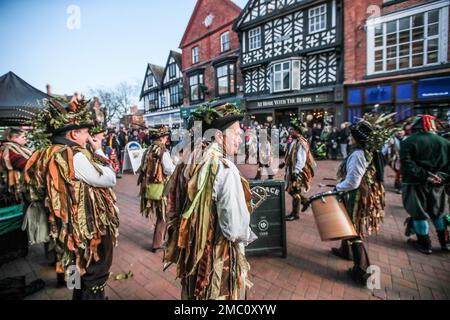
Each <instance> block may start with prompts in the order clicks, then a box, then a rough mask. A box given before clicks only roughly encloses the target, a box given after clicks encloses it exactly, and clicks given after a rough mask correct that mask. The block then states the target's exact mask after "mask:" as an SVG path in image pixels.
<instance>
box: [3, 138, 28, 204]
mask: <svg viewBox="0 0 450 320" xmlns="http://www.w3.org/2000/svg"><path fill="white" fill-rule="evenodd" d="M31 153H32V152H31V151H30V150H28V149H27V148H25V147H22V146H20V145H18V144H17V143H14V142H4V143H3V144H2V146H1V148H0V168H1V169H2V170H4V171H6V182H7V186H8V190H9V191H10V192H11V193H13V194H15V195H16V196H17V197H18V198H20V193H21V192H22V191H23V181H22V170H23V169H24V167H25V163H26V161H27V160H28V159H29V158H30V157H31Z"/></svg>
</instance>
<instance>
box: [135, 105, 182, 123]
mask: <svg viewBox="0 0 450 320" xmlns="http://www.w3.org/2000/svg"><path fill="white" fill-rule="evenodd" d="M144 119H145V125H146V126H149V127H155V126H161V125H166V126H169V127H173V126H179V125H180V124H181V123H182V121H181V117H180V109H178V108H177V109H173V110H169V111H160V112H152V113H147V114H145V115H144Z"/></svg>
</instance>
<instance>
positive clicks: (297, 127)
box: [289, 117, 303, 133]
mask: <svg viewBox="0 0 450 320" xmlns="http://www.w3.org/2000/svg"><path fill="white" fill-rule="evenodd" d="M289 123H290V126H291V127H292V128H294V129H295V130H298V131H300V133H302V132H303V124H302V123H301V122H300V120H299V119H298V118H296V117H294V118H291V120H290V122H289Z"/></svg>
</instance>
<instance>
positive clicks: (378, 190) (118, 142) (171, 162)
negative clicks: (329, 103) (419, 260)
mask: <svg viewBox="0 0 450 320" xmlns="http://www.w3.org/2000/svg"><path fill="white" fill-rule="evenodd" d="M86 105H87V104H86V101H84V100H79V99H78V98H76V97H74V98H72V99H71V100H70V101H67V102H61V101H57V100H49V101H48V103H47V106H46V108H45V109H43V110H42V111H41V112H40V113H39V114H38V115H36V118H35V119H34V121H33V128H32V130H31V132H30V137H31V140H32V141H31V142H32V143H33V144H34V145H39V148H37V149H36V150H34V151H31V150H29V149H28V148H27V147H26V143H27V140H26V139H25V135H24V132H22V131H20V130H15V129H11V130H9V131H8V133H7V135H6V141H4V142H3V143H2V147H1V149H0V154H1V157H0V160H1V168H2V172H3V173H5V175H4V177H5V180H6V181H5V183H6V188H7V190H8V192H10V193H12V194H14V196H15V197H16V199H17V201H21V202H23V204H24V208H25V216H26V219H27V221H28V235H29V237H30V239H32V241H31V242H32V243H45V244H46V248H47V253H48V254H49V256H51V257H52V261H53V263H54V266H55V273H56V277H57V279H58V283H59V284H60V285H64V284H65V283H66V281H67V272H69V270H71V268H72V267H75V268H76V270H77V272H78V274H79V276H80V280H81V285H80V286H79V287H78V288H75V289H74V291H73V299H75V300H99V299H104V298H105V292H104V289H105V286H106V281H107V280H108V277H109V270H110V267H111V265H112V258H113V250H114V247H115V245H116V244H117V238H118V236H119V217H120V215H119V210H118V207H117V204H116V201H117V200H116V196H115V194H114V191H113V187H114V186H115V185H116V179H117V177H118V176H120V173H121V171H122V170H121V168H122V164H121V162H122V161H121V160H122V159H123V151H124V148H125V146H126V144H127V143H129V142H131V141H136V142H138V143H140V144H142V145H143V146H144V148H145V152H144V154H143V157H142V162H141V166H140V169H139V178H138V185H139V187H140V194H139V196H140V203H141V206H140V212H139V213H137V214H142V215H143V216H144V217H151V218H153V219H154V220H155V221H156V222H155V229H154V234H153V245H152V251H153V252H158V251H163V252H164V255H163V261H164V268H165V269H166V268H168V267H170V266H171V265H175V266H176V272H177V277H178V278H179V279H181V285H182V290H181V291H182V292H181V297H182V298H183V299H190V300H199V299H227V300H236V299H244V298H245V296H246V289H248V287H250V286H251V282H250V281H249V270H250V265H249V263H248V261H247V259H246V257H245V247H246V246H247V245H248V244H250V243H251V242H253V241H255V240H256V238H257V237H256V235H255V234H254V233H253V231H252V229H251V228H250V213H251V212H252V211H253V205H254V204H253V203H252V191H251V190H250V187H249V183H248V181H247V180H246V179H245V178H244V177H243V176H242V174H241V173H240V171H239V169H238V167H237V166H236V164H235V163H234V161H232V159H233V158H234V156H236V155H237V154H238V152H239V149H240V148H241V147H242V145H244V146H245V151H246V156H247V157H246V158H247V159H246V160H247V161H249V160H250V159H249V158H250V157H252V156H254V155H256V162H255V164H256V165H257V168H258V170H257V172H258V173H257V176H256V177H255V179H257V180H260V179H262V177H263V170H267V174H268V178H269V179H273V178H274V172H273V170H274V168H273V161H272V160H273V154H272V149H271V143H272V142H273V137H276V138H275V139H277V140H279V141H280V151H281V152H282V153H283V154H284V161H282V163H281V164H280V165H279V167H278V169H285V181H286V191H287V192H288V193H289V194H290V195H291V196H292V212H290V214H288V215H286V217H285V219H286V221H295V220H299V219H300V213H301V211H304V210H306V209H307V208H308V206H309V205H310V199H308V197H307V195H306V194H307V192H308V190H309V189H310V187H311V185H312V183H313V181H314V176H315V170H316V167H317V163H316V160H319V159H322V158H323V159H328V158H331V159H334V160H335V159H337V158H338V156H339V154H340V156H341V158H342V163H341V165H340V166H339V169H338V172H337V179H336V184H335V185H333V188H334V189H333V194H335V195H336V196H337V197H341V198H342V199H343V201H344V204H345V208H346V210H347V211H346V212H347V214H348V219H349V221H350V223H351V224H352V225H353V228H354V230H355V233H354V234H353V235H352V236H351V237H346V238H343V239H342V241H341V246H340V247H339V248H333V249H332V253H333V254H335V255H337V256H339V257H341V258H343V259H347V260H352V261H353V263H354V266H353V267H352V268H351V269H350V270H349V275H350V276H351V278H352V279H353V280H354V281H355V282H356V283H358V284H361V285H365V284H366V281H367V279H368V277H369V274H368V268H369V266H370V262H369V253H368V251H367V248H366V247H365V245H364V241H365V238H366V237H367V236H368V235H370V234H371V233H374V232H379V231H380V230H381V225H382V221H383V216H384V209H385V205H386V203H385V189H384V167H385V165H386V163H388V164H389V165H391V166H392V167H393V169H394V170H395V171H396V181H395V187H396V188H397V190H399V191H401V193H402V199H403V205H404V207H405V210H406V211H407V213H408V214H409V215H410V218H409V219H408V220H407V222H406V225H407V228H406V232H405V233H406V235H407V236H408V237H409V236H411V235H414V234H415V235H416V236H417V239H415V240H409V243H411V245H412V246H413V247H414V248H416V249H417V250H418V251H420V252H421V253H424V254H430V253H432V248H431V240H430V237H429V225H428V220H431V221H432V223H433V225H434V226H435V229H436V231H437V234H438V238H439V242H440V246H441V249H442V251H444V252H450V245H449V232H448V226H449V225H450V216H449V215H448V214H447V213H446V211H445V210H446V198H447V201H450V187H449V185H450V141H449V140H448V131H449V129H448V127H449V126H450V122H449V123H447V124H446V126H445V125H443V126H441V127H440V128H438V127H437V126H436V121H435V120H436V119H434V117H432V116H426V115H420V116H417V117H414V118H411V119H409V120H408V121H405V122H404V123H398V122H397V123H396V122H394V121H393V120H392V115H390V116H385V115H374V114H367V115H366V116H365V117H364V118H363V119H361V121H359V122H358V123H356V124H353V125H349V124H343V125H342V126H341V128H340V130H338V129H337V128H331V127H329V126H326V127H324V128H322V126H321V124H313V125H312V126H309V125H307V124H306V123H302V122H300V121H299V120H298V119H295V118H292V119H291V121H290V124H289V128H287V127H284V126H280V127H277V126H270V125H267V124H265V125H259V124H257V123H254V124H253V125H252V126H245V125H241V124H240V123H241V121H242V120H243V118H244V114H243V113H242V111H241V110H240V109H239V108H237V107H236V106H235V105H234V104H225V105H221V106H217V107H211V106H209V105H208V104H206V105H204V106H202V107H200V108H198V109H197V110H196V111H194V112H193V113H192V114H191V117H190V119H189V128H188V129H190V130H191V132H193V131H192V130H194V123H195V122H201V123H202V129H201V130H202V134H204V133H205V132H206V131H207V130H213V132H214V134H213V136H212V137H210V139H204V137H203V136H200V137H197V139H198V140H191V141H190V142H191V143H192V144H193V146H196V147H195V148H193V149H192V148H190V149H189V152H183V153H182V154H180V157H179V158H176V159H174V158H173V157H171V154H170V152H169V151H170V148H171V146H173V145H174V143H179V141H174V142H171V141H170V139H169V137H170V130H169V128H167V127H164V126H161V127H157V128H149V129H135V130H127V129H126V128H124V127H120V128H119V130H118V131H116V130H115V129H108V128H106V127H104V126H102V125H101V123H99V122H98V121H96V119H95V117H94V116H93V115H89V113H87V112H86ZM449 120H450V119H449ZM263 129H267V131H268V132H267V137H268V138H267V139H262V132H263V131H262V130H263ZM242 130H244V132H245V134H244V136H243V135H242ZM439 130H440V131H439ZM192 137H193V138H194V139H195V138H196V136H195V134H192ZM255 151H256V152H255Z"/></svg>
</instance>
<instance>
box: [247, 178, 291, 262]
mask: <svg viewBox="0 0 450 320" xmlns="http://www.w3.org/2000/svg"><path fill="white" fill-rule="evenodd" d="M250 189H251V192H252V203H253V206H255V208H254V210H253V213H252V214H251V218H250V227H251V228H252V230H253V232H254V233H255V234H256V235H257V236H258V239H256V240H255V241H254V242H252V243H251V244H249V245H248V246H247V248H246V253H247V254H252V255H253V254H268V253H279V254H281V256H282V257H283V258H285V257H286V255H287V246H286V221H285V219H284V216H285V203H284V201H285V182H284V181H274V180H266V181H250Z"/></svg>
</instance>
